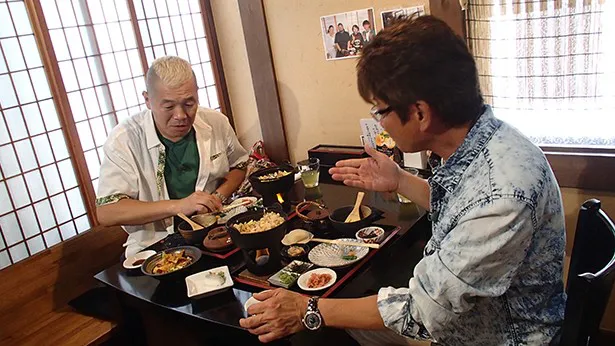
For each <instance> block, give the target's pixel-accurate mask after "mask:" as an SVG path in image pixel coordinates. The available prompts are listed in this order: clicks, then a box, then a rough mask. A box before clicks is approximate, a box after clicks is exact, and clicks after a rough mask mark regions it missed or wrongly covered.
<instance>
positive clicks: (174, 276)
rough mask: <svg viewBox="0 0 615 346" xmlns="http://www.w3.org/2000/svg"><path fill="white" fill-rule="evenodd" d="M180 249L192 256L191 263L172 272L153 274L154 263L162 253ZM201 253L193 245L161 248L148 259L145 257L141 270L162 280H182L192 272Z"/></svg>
mask: <svg viewBox="0 0 615 346" xmlns="http://www.w3.org/2000/svg"><path fill="white" fill-rule="evenodd" d="M181 250H184V251H185V254H186V255H187V256H190V257H192V263H190V264H188V265H187V266H185V267H184V268H182V269H178V270H174V271H172V272H169V273H165V274H154V273H153V272H152V270H153V269H154V266H155V265H156V263H157V262H158V261H160V260H161V259H162V254H163V253H173V252H176V251H181ZM201 255H202V253H201V250H199V249H198V248H196V247H194V246H178V247H174V248H170V249H166V250H162V251H159V252H158V253H156V254H155V255H153V256H151V257H149V258H148V259H146V260H145V262H143V264H142V265H141V271H142V272H143V274H145V275H147V276H151V277H153V278H155V279H158V280H164V281H176V280H183V279H184V278H185V277H186V276H187V275H188V274H190V273H192V269H193V268H194V265H195V264H196V262H198V261H199V260H200V259H201Z"/></svg>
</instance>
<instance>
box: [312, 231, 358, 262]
mask: <svg viewBox="0 0 615 346" xmlns="http://www.w3.org/2000/svg"><path fill="white" fill-rule="evenodd" d="M339 240H341V241H347V242H354V243H358V242H360V241H359V240H357V239H353V238H342V239H339ZM368 252H369V248H366V247H360V246H349V245H337V244H326V243H323V244H320V245H318V246H316V247H315V248H313V249H312V250H311V251H310V253H309V254H308V259H309V260H310V262H312V263H314V264H315V265H317V266H319V267H329V268H335V267H344V266H347V265H350V264H353V263H355V262H357V261H359V260H361V259H362V258H363V257H365V256H366V255H367V253H368Z"/></svg>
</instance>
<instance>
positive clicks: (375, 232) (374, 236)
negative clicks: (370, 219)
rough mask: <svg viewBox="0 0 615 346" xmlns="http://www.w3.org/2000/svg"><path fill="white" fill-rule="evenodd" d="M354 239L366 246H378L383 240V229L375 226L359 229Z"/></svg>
mask: <svg viewBox="0 0 615 346" xmlns="http://www.w3.org/2000/svg"><path fill="white" fill-rule="evenodd" d="M355 237H357V239H359V240H360V241H362V242H364V243H367V244H378V243H380V242H381V241H382V240H383V239H384V229H383V228H382V227H376V226H371V227H365V228H361V229H360V230H359V231H358V232H357V233H356V234H355Z"/></svg>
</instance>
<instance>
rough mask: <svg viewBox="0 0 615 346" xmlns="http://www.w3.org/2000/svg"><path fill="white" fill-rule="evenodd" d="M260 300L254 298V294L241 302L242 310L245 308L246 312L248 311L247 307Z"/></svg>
mask: <svg viewBox="0 0 615 346" xmlns="http://www.w3.org/2000/svg"><path fill="white" fill-rule="evenodd" d="M260 302H261V301H260V300H258V299H256V298H254V296H252V297H250V298H248V300H246V302H245V303H244V304H243V308H244V310H246V313H248V308H249V307H250V306H252V305H254V304H256V303H260Z"/></svg>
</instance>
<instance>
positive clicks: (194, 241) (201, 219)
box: [177, 214, 218, 245]
mask: <svg viewBox="0 0 615 346" xmlns="http://www.w3.org/2000/svg"><path fill="white" fill-rule="evenodd" d="M190 219H191V220H192V221H194V222H196V223H198V224H199V225H201V226H204V228H203V229H200V230H198V231H193V230H192V227H191V226H190V225H189V224H188V223H187V222H186V221H182V222H180V224H179V225H177V230H178V231H179V233H180V234H181V235H182V237H184V240H185V241H186V244H189V245H198V244H202V243H203V240H204V239H205V237H206V236H207V234H208V233H209V231H211V230H212V229H213V228H215V227H216V226H218V218H216V217H215V216H213V215H207V214H199V215H194V216H192V217H191V218H190Z"/></svg>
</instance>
